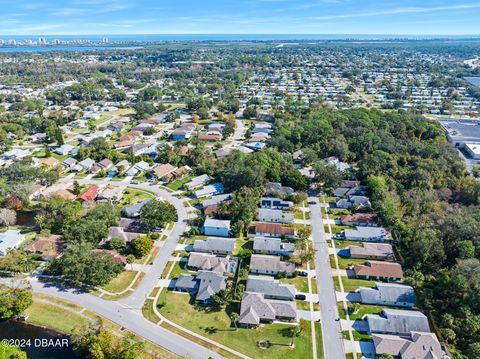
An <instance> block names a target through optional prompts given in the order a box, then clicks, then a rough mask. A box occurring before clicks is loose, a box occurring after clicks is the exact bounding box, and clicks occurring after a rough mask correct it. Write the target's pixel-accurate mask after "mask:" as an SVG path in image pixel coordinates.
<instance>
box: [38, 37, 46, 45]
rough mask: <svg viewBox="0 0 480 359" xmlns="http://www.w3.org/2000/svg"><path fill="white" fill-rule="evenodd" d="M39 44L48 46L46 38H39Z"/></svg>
mask: <svg viewBox="0 0 480 359" xmlns="http://www.w3.org/2000/svg"><path fill="white" fill-rule="evenodd" d="M38 44H39V45H46V44H47V40H46V39H45V38H44V37H39V38H38Z"/></svg>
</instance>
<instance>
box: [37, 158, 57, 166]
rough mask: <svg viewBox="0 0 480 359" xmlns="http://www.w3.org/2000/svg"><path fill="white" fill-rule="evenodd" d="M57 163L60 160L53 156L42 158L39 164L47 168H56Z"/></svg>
mask: <svg viewBox="0 0 480 359" xmlns="http://www.w3.org/2000/svg"><path fill="white" fill-rule="evenodd" d="M59 164H60V162H59V161H58V160H57V159H56V158H55V157H48V158H45V159H44V160H42V162H41V163H40V165H41V166H42V167H47V168H49V169H54V168H57V167H58V165H59Z"/></svg>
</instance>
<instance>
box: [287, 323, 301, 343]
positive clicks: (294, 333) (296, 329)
mask: <svg viewBox="0 0 480 359" xmlns="http://www.w3.org/2000/svg"><path fill="white" fill-rule="evenodd" d="M301 333H302V328H301V327H300V326H299V325H295V326H292V327H291V328H290V336H291V337H292V341H291V343H290V347H292V348H293V347H295V343H294V339H295V338H296V337H299V336H300V334H301Z"/></svg>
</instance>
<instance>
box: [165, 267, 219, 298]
mask: <svg viewBox="0 0 480 359" xmlns="http://www.w3.org/2000/svg"><path fill="white" fill-rule="evenodd" d="M226 287H227V278H226V277H224V276H223V275H222V274H221V273H217V272H211V271H199V272H198V274H197V275H196V276H193V275H190V274H185V273H182V274H180V276H179V277H178V279H177V280H176V281H175V287H174V288H175V290H177V291H181V292H188V293H191V294H192V295H195V300H198V301H200V302H202V303H203V304H209V303H211V302H212V301H213V298H212V297H213V296H214V295H215V294H217V293H218V292H220V291H221V290H222V289H225V288H226Z"/></svg>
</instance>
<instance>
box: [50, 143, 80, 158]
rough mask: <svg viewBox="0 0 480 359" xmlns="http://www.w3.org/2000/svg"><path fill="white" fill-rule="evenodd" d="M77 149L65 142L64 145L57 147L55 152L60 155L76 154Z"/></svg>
mask: <svg viewBox="0 0 480 359" xmlns="http://www.w3.org/2000/svg"><path fill="white" fill-rule="evenodd" d="M76 149H77V147H75V146H72V145H69V144H68V143H65V144H64V145H61V146H60V147H57V148H56V149H55V150H54V151H53V152H55V153H56V154H58V155H60V156H66V155H75V152H76Z"/></svg>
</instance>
